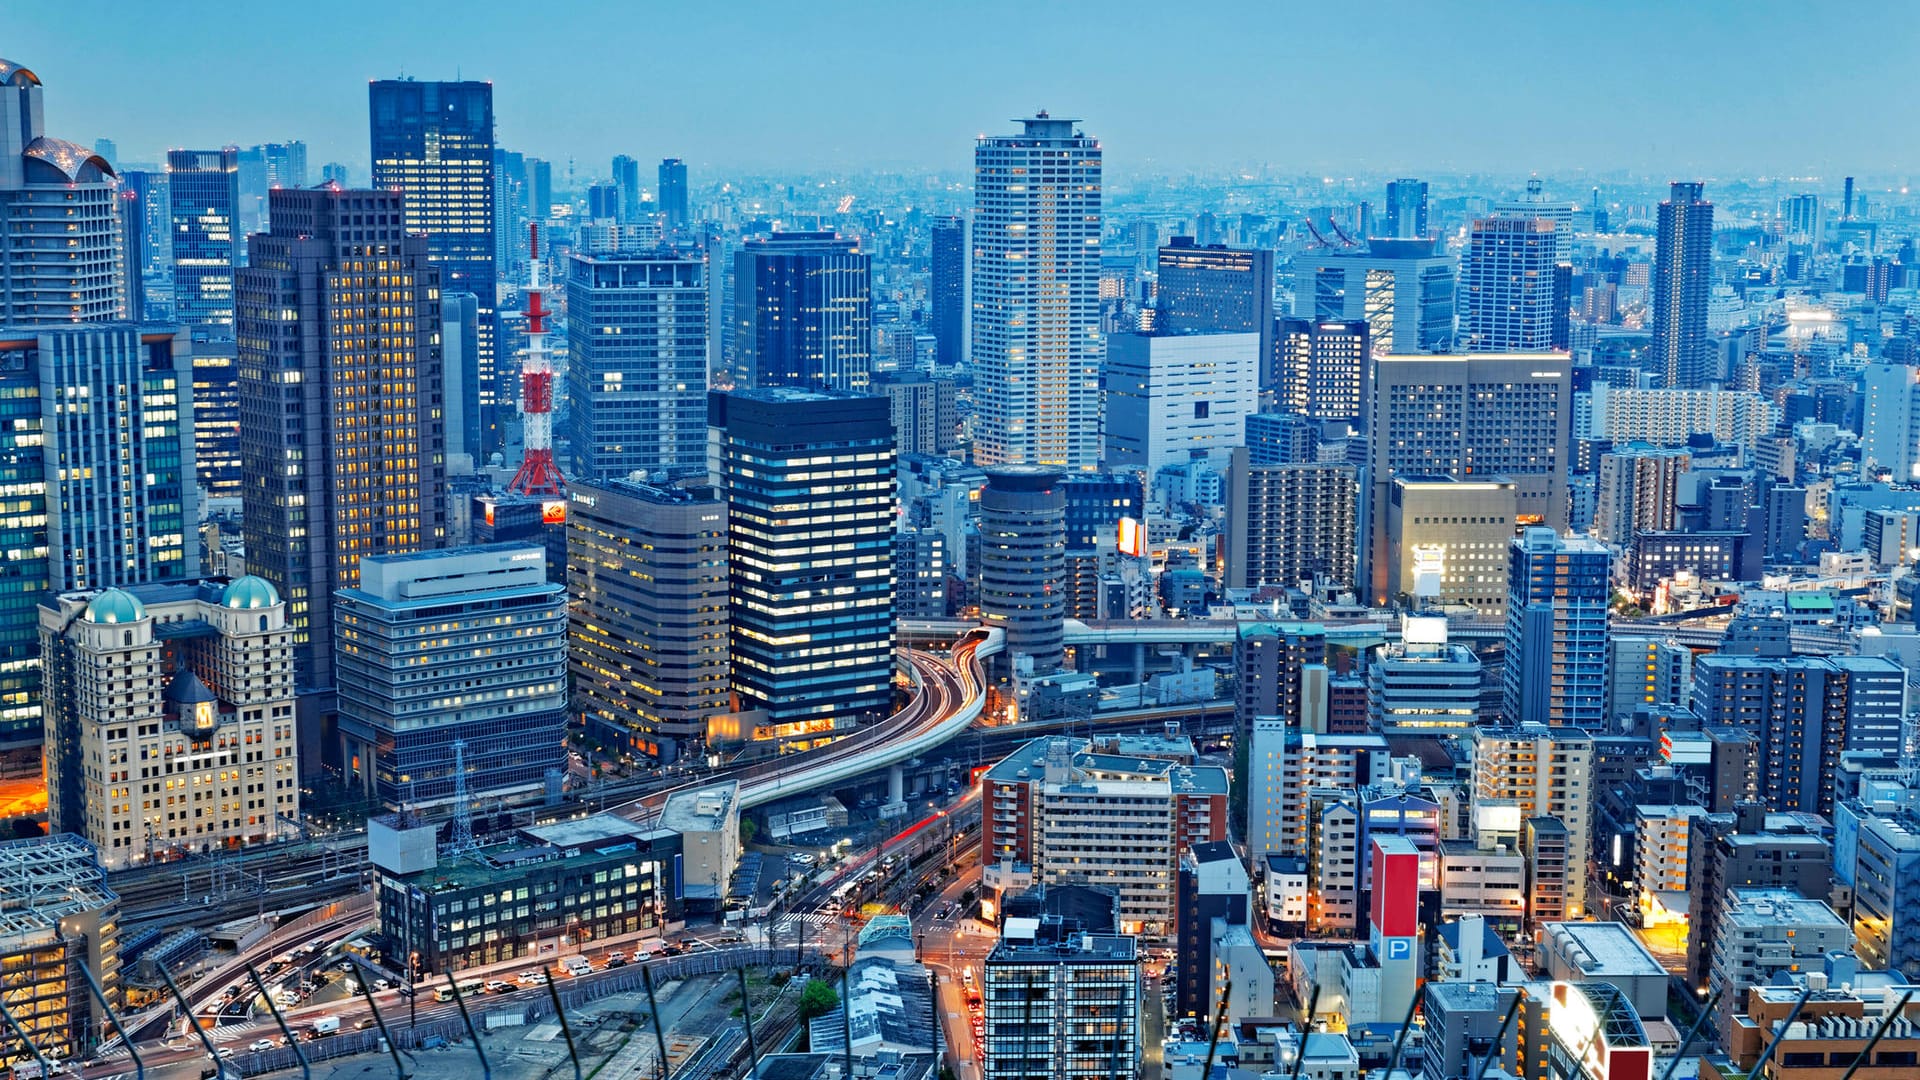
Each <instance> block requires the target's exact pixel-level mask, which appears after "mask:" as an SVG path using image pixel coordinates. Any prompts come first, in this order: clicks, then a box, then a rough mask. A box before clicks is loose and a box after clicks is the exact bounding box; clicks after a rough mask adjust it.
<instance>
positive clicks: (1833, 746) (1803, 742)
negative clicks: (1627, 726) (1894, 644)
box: [1690, 653, 1906, 817]
mask: <svg viewBox="0 0 1920 1080" xmlns="http://www.w3.org/2000/svg"><path fill="white" fill-rule="evenodd" d="M1905 678H1906V669H1904V668H1902V667H1901V666H1900V665H1899V664H1897V663H1895V662H1893V661H1892V660H1890V659H1888V658H1887V657H1884V656H1739V655H1732V654H1728V653H1710V654H1708V655H1706V656H1702V657H1699V658H1698V659H1696V660H1695V661H1694V663H1693V700H1692V702H1691V703H1690V704H1691V705H1692V708H1693V711H1694V713H1695V714H1696V715H1698V716H1699V717H1700V721H1701V723H1702V724H1703V725H1708V726H1717V725H1722V724H1726V725H1732V726H1735V727H1741V728H1745V729H1746V730H1748V731H1751V732H1753V734H1754V735H1755V737H1756V738H1757V739H1758V740H1759V744H1760V758H1761V761H1760V770H1759V774H1760V798H1761V800H1762V801H1763V802H1765V803H1766V804H1767V808H1768V809H1770V810H1775V811H1779V812H1783V813H1784V812H1788V811H1806V812H1809V813H1815V814H1822V815H1826V816H1829V817H1831V816H1832V814H1833V805H1834V800H1835V797H1836V796H1835V794H1834V793H1835V791H1837V790H1839V787H1840V784H1841V783H1842V777H1843V775H1844V773H1845V770H1844V769H1843V768H1842V765H1841V758H1842V756H1843V755H1847V754H1861V755H1865V756H1868V757H1874V758H1883V759H1887V760H1891V759H1893V758H1895V757H1897V756H1898V755H1899V754H1900V730H1901V729H1900V723H1901V721H1900V717H1901V714H1902V712H1903V711H1904V708H1905V704H1904V703H1905V701H1906V696H1905V694H1906V691H1905V689H1904V686H1903V684H1904V682H1905Z"/></svg>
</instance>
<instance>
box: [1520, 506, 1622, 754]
mask: <svg viewBox="0 0 1920 1080" xmlns="http://www.w3.org/2000/svg"><path fill="white" fill-rule="evenodd" d="M1612 566H1613V556H1612V553H1610V552H1609V551H1608V550H1607V549H1606V548H1605V547H1604V546H1602V545H1600V544H1599V543H1597V542H1595V541H1593V540H1589V539H1586V538H1585V537H1562V536H1560V535H1558V534H1556V533H1555V532H1554V531H1553V530H1552V529H1546V528H1529V529H1527V530H1526V531H1524V532H1522V533H1521V534H1520V535H1519V536H1517V537H1515V538H1514V539H1513V542H1512V544H1511V545H1510V546H1509V559H1508V567H1509V569H1508V572H1507V636H1506V661H1505V664H1504V665H1503V668H1502V675H1501V678H1502V690H1503V693H1502V701H1503V704H1502V709H1501V711H1502V712H1503V714H1504V715H1505V716H1506V718H1507V721H1508V722H1509V723H1516V724H1546V725H1547V726H1549V727H1577V728H1584V729H1587V730H1589V731H1597V730H1600V729H1601V728H1603V727H1604V726H1605V725H1606V722H1607V715H1608V706H1609V702H1608V700H1607V660H1608V653H1609V651H1610V649H1609V646H1608V644H1607V634H1608V621H1607V620H1608V614H1609V612H1608V602H1609V601H1610V600H1612V598H1613V592H1612V585H1611V579H1610V573H1609V572H1610V570H1611V569H1612Z"/></svg>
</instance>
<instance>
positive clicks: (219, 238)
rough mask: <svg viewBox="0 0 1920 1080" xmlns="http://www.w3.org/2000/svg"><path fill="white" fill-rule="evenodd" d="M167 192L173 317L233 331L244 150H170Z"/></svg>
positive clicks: (196, 325)
mask: <svg viewBox="0 0 1920 1080" xmlns="http://www.w3.org/2000/svg"><path fill="white" fill-rule="evenodd" d="M167 192H168V198H169V200H170V201H171V202H172V204H173V313H174V317H175V318H177V319H178V320H179V321H180V322H181V323H183V324H185V325H187V326H191V327H217V328H219V330H218V332H220V333H230V332H231V329H232V326H233V269H234V265H235V263H236V262H237V259H236V255H237V251H238V248H239V245H240V235H239V233H240V218H239V214H240V165H239V151H238V150H236V149H235V148H233V147H231V146H229V147H227V148H226V149H224V150H169V151H167Z"/></svg>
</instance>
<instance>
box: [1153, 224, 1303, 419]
mask: <svg viewBox="0 0 1920 1080" xmlns="http://www.w3.org/2000/svg"><path fill="white" fill-rule="evenodd" d="M1153 329H1154V330H1155V332H1158V333H1190V332H1193V331H1202V330H1210V331H1223V330H1232V331H1245V330H1251V331H1253V332H1255V333H1257V334H1259V335H1260V358H1261V364H1260V366H1261V368H1262V372H1261V374H1262V376H1263V378H1262V379H1261V383H1260V388H1261V389H1263V390H1265V389H1270V386H1269V384H1268V382H1267V380H1266V379H1265V378H1264V376H1265V374H1266V371H1265V369H1266V367H1267V365H1268V364H1269V363H1270V360H1269V359H1268V358H1269V357H1271V356H1272V355H1273V332H1274V331H1273V252H1271V251H1266V250H1260V249H1251V248H1247V249H1242V248H1230V247H1227V246H1226V245H1224V244H1209V245H1206V246H1204V247H1202V246H1196V245H1195V244H1194V242H1193V238H1192V237H1190V236H1176V237H1174V238H1173V240H1172V242H1171V243H1169V244H1168V245H1167V246H1166V247H1163V248H1161V249H1160V280H1159V285H1158V287H1157V289H1156V290H1155V293H1154V309H1153Z"/></svg>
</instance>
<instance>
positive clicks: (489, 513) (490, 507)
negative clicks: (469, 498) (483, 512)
mask: <svg viewBox="0 0 1920 1080" xmlns="http://www.w3.org/2000/svg"><path fill="white" fill-rule="evenodd" d="M486 506H487V524H488V525H489V526H491V525H492V524H493V504H492V503H487V504H486Z"/></svg>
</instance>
